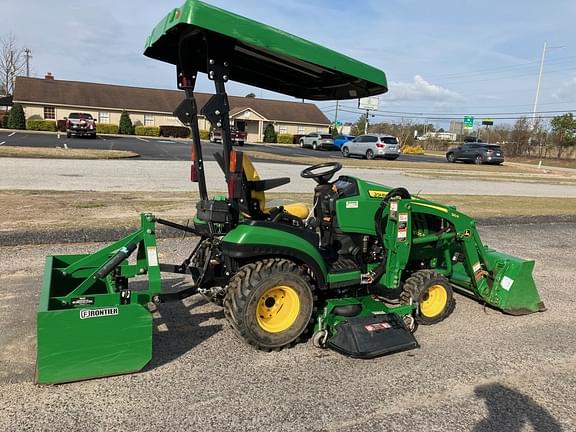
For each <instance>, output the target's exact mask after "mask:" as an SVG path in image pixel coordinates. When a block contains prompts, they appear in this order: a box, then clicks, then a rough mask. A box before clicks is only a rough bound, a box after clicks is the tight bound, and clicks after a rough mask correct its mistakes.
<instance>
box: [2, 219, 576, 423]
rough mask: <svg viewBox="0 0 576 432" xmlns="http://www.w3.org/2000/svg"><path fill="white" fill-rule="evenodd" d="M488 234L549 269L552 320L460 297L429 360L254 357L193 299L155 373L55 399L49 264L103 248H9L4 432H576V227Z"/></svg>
mask: <svg viewBox="0 0 576 432" xmlns="http://www.w3.org/2000/svg"><path fill="white" fill-rule="evenodd" d="M481 235H482V238H483V241H484V242H486V243H488V244H489V245H490V246H491V247H495V248H496V249H500V250H502V251H504V252H507V253H511V254H514V255H518V256H523V257H526V258H529V259H535V260H536V263H537V264H536V269H535V273H534V276H535V280H536V284H537V286H538V287H539V290H540V293H541V296H542V299H543V301H544V302H545V303H546V306H547V307H548V311H547V312H544V313H539V314H534V315H529V316H524V317H513V316H507V315H503V314H501V313H500V312H497V311H495V310H491V309H487V308H484V307H483V306H482V305H481V304H479V303H476V302H474V301H472V300H469V299H467V298H464V297H462V296H457V297H456V301H457V306H456V309H455V311H454V313H453V314H452V316H450V317H449V318H448V319H447V320H446V321H444V322H443V323H440V324H437V325H434V326H429V327H426V326H421V327H420V328H419V329H418V331H417V332H416V337H417V339H418V341H419V343H420V345H421V348H420V349H418V350H415V351H409V352H406V353H400V354H395V355H391V356H387V357H382V358H378V359H374V360H368V361H366V360H354V359H350V358H346V357H343V356H342V355H339V354H337V353H335V352H332V351H322V350H318V349H316V348H314V347H313V346H312V345H311V344H310V343H305V344H300V345H298V346H296V347H295V348H293V349H289V350H285V351H282V352H273V353H263V352H259V351H255V350H254V349H252V348H250V347H248V346H246V345H245V344H244V343H243V342H241V341H239V340H238V339H237V338H236V337H235V336H234V334H233V333H232V331H231V329H230V328H229V327H228V325H227V322H226V320H225V318H224V316H223V314H222V311H221V310H220V309H219V308H218V307H216V306H213V305H211V304H206V303H204V302H203V301H202V300H200V299H199V298H197V297H192V298H189V299H187V300H185V301H183V302H179V303H172V304H165V305H161V307H160V310H159V312H160V314H159V315H158V316H157V317H156V320H155V332H154V333H155V334H154V358H153V360H152V363H151V364H150V365H149V366H148V367H147V368H146V369H145V370H144V371H143V372H141V373H137V374H133V375H126V376H117V377H110V378H105V379H98V380H92V381H87V382H81V383H73V384H66V385H60V386H53V387H38V386H35V385H34V384H33V383H32V380H33V374H34V364H35V354H34V352H35V333H34V332H35V330H34V329H35V315H34V311H35V308H36V304H37V301H38V289H39V287H40V283H41V271H42V267H43V260H44V255H46V254H62V253H65V254H70V253H82V252H85V251H90V250H95V249H96V248H97V247H98V246H99V245H95V244H91V245H90V244H89V245H68V246H63V245H52V246H30V247H9V248H0V256H2V257H3V258H2V259H1V260H0V275H1V276H0V287H1V288H0V299H1V301H0V328H2V332H0V346H2V350H0V411H1V412H2V415H1V416H0V430H6V431H20V430H42V431H62V430H70V431H73V430H99V431H109V430H134V431H137V430H138V431H139V430H149V431H156V430H175V431H177V430H189V431H222V432H226V431H240V430H242V431H263V430H269V431H343V432H347V431H352V430H354V431H383V430H386V431H392V432H394V431H431V432H433V431H445V432H450V431H458V432H460V431H475V432H487V431H524V430H534V431H553V432H555V431H560V430H564V431H574V430H576V411H575V410H574V406H576V392H575V391H574V389H575V388H576V314H574V307H575V300H574V294H573V285H574V283H573V282H574V268H575V267H576V257H575V255H574V254H573V245H574V244H575V243H576V225H574V224H557V225H553V224H551V225H521V226H493V227H484V228H482V227H481ZM190 241H191V240H182V239H180V240H163V241H161V242H160V245H159V248H160V250H161V251H162V256H161V259H162V260H164V261H165V262H177V261H178V260H180V259H182V258H183V257H184V256H186V255H187V252H189V250H190V248H191V247H192V245H191V244H190ZM571 251H572V252H571ZM86 336H87V337H89V335H86Z"/></svg>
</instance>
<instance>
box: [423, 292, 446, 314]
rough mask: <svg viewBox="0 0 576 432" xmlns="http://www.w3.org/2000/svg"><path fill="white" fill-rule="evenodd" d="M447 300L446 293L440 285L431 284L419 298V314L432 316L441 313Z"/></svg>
mask: <svg viewBox="0 0 576 432" xmlns="http://www.w3.org/2000/svg"><path fill="white" fill-rule="evenodd" d="M447 301H448V293H447V292H446V288H444V287H443V286H442V285H433V286H431V287H430V288H428V291H427V292H426V294H424V295H423V296H422V300H420V314H421V315H422V316H425V317H428V318H433V317H435V316H438V315H440V314H441V313H442V311H443V310H444V308H445V307H446V302H447Z"/></svg>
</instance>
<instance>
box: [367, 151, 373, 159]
mask: <svg viewBox="0 0 576 432" xmlns="http://www.w3.org/2000/svg"><path fill="white" fill-rule="evenodd" d="M366 159H368V160H372V159H374V152H373V151H372V150H370V149H368V150H366Z"/></svg>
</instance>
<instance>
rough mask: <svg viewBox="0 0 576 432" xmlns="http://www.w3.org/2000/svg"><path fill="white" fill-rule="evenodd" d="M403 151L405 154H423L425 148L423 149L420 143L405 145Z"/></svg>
mask: <svg viewBox="0 0 576 432" xmlns="http://www.w3.org/2000/svg"><path fill="white" fill-rule="evenodd" d="M402 153H403V154H413V155H423V154H424V150H423V149H422V146H421V145H420V144H418V145H413V146H411V145H405V146H403V147H402Z"/></svg>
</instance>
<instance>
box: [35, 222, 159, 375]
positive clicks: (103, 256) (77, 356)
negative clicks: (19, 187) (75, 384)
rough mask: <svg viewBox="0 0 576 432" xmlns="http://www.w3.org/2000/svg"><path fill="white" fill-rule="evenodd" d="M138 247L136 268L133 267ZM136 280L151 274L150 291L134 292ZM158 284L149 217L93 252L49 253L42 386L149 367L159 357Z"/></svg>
mask: <svg viewBox="0 0 576 432" xmlns="http://www.w3.org/2000/svg"><path fill="white" fill-rule="evenodd" d="M136 250H138V253H137V258H136V260H135V261H136V263H135V264H129V262H128V257H129V256H130V254H131V253H132V252H134V251H136ZM136 275H148V288H143V289H137V290H130V289H129V287H128V278H131V277H134V276H136ZM159 280H160V270H159V268H158V263H157V257H156V244H155V240H154V230H153V220H152V219H151V218H148V219H146V217H145V216H144V215H143V218H142V228H141V229H140V230H139V231H137V232H135V233H133V234H131V235H129V236H127V237H126V238H124V239H122V240H120V241H119V242H116V243H114V244H112V245H110V246H107V247H105V248H104V249H102V250H100V251H98V252H96V253H94V254H87V255H61V256H48V257H47V258H46V266H45V272H44V279H43V283H42V289H41V292H40V302H39V307H38V311H37V363H36V382H37V383H38V384H56V383H63V382H70V381H78V380H85V379H90V378H98V377H104V376H109V375H118V374H124V373H129V372H135V371H138V370H140V369H142V368H143V367H144V366H145V365H146V364H147V363H148V362H149V361H150V360H151V358H152V330H153V327H152V325H153V324H152V315H151V313H150V312H149V311H148V309H147V304H148V303H149V302H150V301H151V299H152V296H154V295H155V294H156V293H157V292H158V291H159V289H160V285H159V284H160V283H159ZM140 286H141V287H142V286H143V285H142V284H141V285H140Z"/></svg>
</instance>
